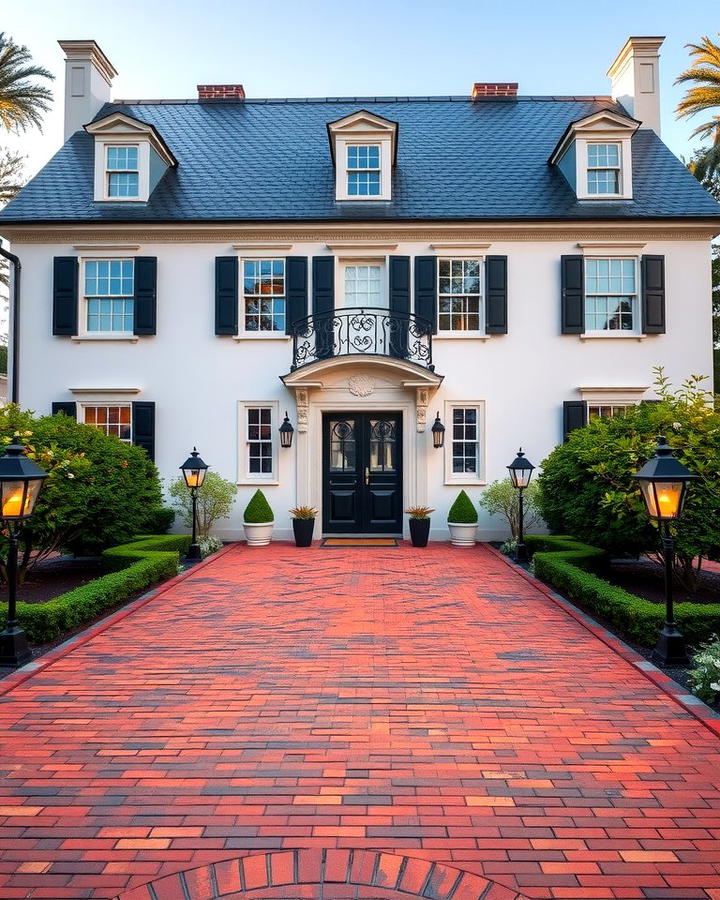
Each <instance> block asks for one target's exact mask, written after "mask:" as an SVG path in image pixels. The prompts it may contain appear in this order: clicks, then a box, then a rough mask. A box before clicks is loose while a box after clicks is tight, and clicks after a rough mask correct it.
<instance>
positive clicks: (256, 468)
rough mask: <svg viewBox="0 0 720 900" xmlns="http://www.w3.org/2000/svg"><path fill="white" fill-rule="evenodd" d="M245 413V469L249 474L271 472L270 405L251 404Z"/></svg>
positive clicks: (271, 437)
mask: <svg viewBox="0 0 720 900" xmlns="http://www.w3.org/2000/svg"><path fill="white" fill-rule="evenodd" d="M246 414H247V454H248V456H247V470H248V473H249V474H250V475H272V474H273V433H272V407H269V406H251V407H247V409H246Z"/></svg>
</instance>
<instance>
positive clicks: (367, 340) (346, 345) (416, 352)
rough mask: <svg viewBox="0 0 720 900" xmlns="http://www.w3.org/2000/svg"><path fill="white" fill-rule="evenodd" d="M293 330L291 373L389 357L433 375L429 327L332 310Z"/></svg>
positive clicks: (389, 314)
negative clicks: (329, 362)
mask: <svg viewBox="0 0 720 900" xmlns="http://www.w3.org/2000/svg"><path fill="white" fill-rule="evenodd" d="M292 328H293V362H292V370H291V371H293V372H294V371H295V369H299V368H300V366H306V365H308V363H312V362H316V361H318V360H321V359H330V358H332V357H335V356H351V355H353V354H361V355H365V356H392V357H394V358H395V359H405V360H407V361H408V362H413V363H416V364H417V365H420V366H423V367H424V368H426V369H429V370H430V371H431V372H434V371H435V368H434V366H433V361H432V325H431V324H430V322H428V321H427V320H426V319H421V318H420V317H419V316H415V315H412V314H411V313H402V312H394V311H390V310H388V309H358V308H348V309H335V310H333V311H332V312H327V313H316V314H314V315H312V316H307V318H305V319H299V320H298V321H297V322H295V323H294V324H293V326H292Z"/></svg>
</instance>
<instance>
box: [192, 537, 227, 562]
mask: <svg viewBox="0 0 720 900" xmlns="http://www.w3.org/2000/svg"><path fill="white" fill-rule="evenodd" d="M198 544H199V545H200V555H201V556H202V558H203V559H205V557H206V556H212V554H213V553H217V552H218V550H222V548H223V547H224V546H225V545H224V544H223V542H222V541H221V540H220V538H217V537H213V536H212V535H210V536H208V537H204V538H200V540H199V541H198Z"/></svg>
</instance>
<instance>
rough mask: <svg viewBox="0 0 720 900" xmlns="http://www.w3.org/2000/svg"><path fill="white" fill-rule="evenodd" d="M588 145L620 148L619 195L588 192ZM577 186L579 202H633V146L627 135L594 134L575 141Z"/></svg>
mask: <svg viewBox="0 0 720 900" xmlns="http://www.w3.org/2000/svg"><path fill="white" fill-rule="evenodd" d="M588 144H617V145H619V147H620V190H619V192H618V193H617V194H591V193H589V192H588V183H587V173H588V150H587V148H588ZM575 165H576V172H575V184H576V195H577V198H578V200H632V196H633V193H632V191H633V188H632V145H631V142H630V138H629V137H628V136H626V135H620V134H612V135H603V134H599V133H598V134H593V135H592V137H578V138H577V139H576V140H575Z"/></svg>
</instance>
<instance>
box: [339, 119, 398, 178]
mask: <svg viewBox="0 0 720 900" xmlns="http://www.w3.org/2000/svg"><path fill="white" fill-rule="evenodd" d="M327 130H328V140H329V141H330V156H331V157H332V161H333V165H334V164H335V138H336V137H338V136H339V135H343V136H345V137H359V136H363V137H367V136H372V135H375V136H377V137H381V136H383V137H387V136H388V135H389V137H390V146H391V158H392V164H393V166H394V165H395V164H396V163H397V144H398V131H399V125H398V123H397V122H393V121H392V120H390V119H385V118H383V116H378V115H375V113H371V112H368V110H366V109H359V110H358V111H357V112H354V113H351V114H350V115H349V116H343V117H342V118H341V119H336V120H335V121H334V122H328V124H327Z"/></svg>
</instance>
